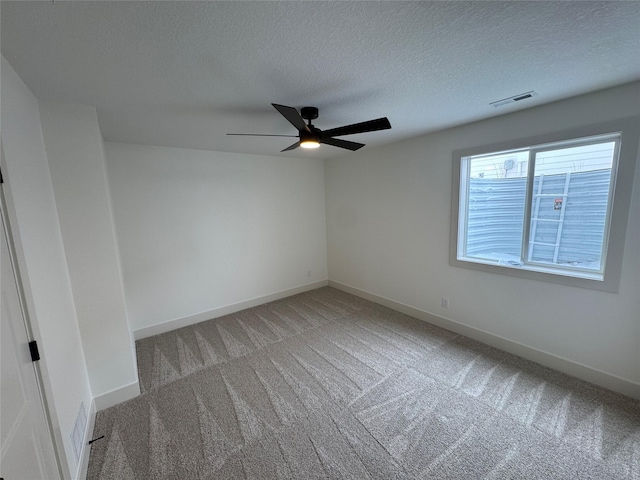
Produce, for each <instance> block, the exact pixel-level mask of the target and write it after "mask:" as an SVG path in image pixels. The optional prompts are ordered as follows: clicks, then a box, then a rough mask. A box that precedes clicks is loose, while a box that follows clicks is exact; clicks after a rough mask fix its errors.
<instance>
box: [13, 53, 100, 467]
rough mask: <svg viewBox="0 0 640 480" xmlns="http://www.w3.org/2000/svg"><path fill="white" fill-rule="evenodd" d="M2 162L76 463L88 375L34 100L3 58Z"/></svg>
mask: <svg viewBox="0 0 640 480" xmlns="http://www.w3.org/2000/svg"><path fill="white" fill-rule="evenodd" d="M1 83H2V96H1V98H2V144H3V148H4V152H5V161H6V165H2V172H3V176H4V180H5V188H6V191H7V193H8V197H9V198H8V207H9V213H10V222H11V227H12V229H13V234H14V238H15V240H16V248H17V254H18V265H19V269H20V272H21V275H22V279H23V284H24V288H25V295H26V301H27V307H28V311H29V314H30V317H31V322H32V326H33V327H34V330H35V337H36V339H37V340H38V344H39V346H40V351H41V356H42V359H41V360H40V362H39V363H40V367H41V369H42V371H43V376H44V378H45V391H46V394H47V398H48V401H49V403H50V411H51V414H52V417H53V419H52V420H53V424H54V428H55V429H56V437H57V438H58V442H59V443H60V445H63V447H64V452H63V454H62V457H63V461H64V460H66V464H67V465H66V466H67V467H68V469H69V472H67V474H69V475H70V476H71V477H73V478H75V476H76V471H77V469H78V466H77V463H76V459H75V456H74V453H73V447H72V445H71V440H70V434H71V432H72V430H73V426H74V422H75V417H76V414H77V413H78V410H79V408H80V404H81V402H83V403H84V405H85V407H86V409H87V412H88V411H89V408H90V405H91V391H90V387H89V378H88V375H87V371H86V368H85V360H84V352H83V347H82V343H81V338H80V333H79V330H78V321H77V316H76V310H75V306H74V299H73V294H72V290H71V284H70V279H69V272H68V270H67V264H66V258H65V252H64V248H63V243H62V236H61V231H60V225H59V221H58V214H57V211H56V206H55V202H54V193H53V188H52V184H51V177H50V172H49V166H48V163H47V157H46V154H45V149H44V142H43V137H42V130H41V124H40V116H39V111H38V103H37V100H36V99H35V97H34V96H33V95H32V94H31V92H30V91H29V89H28V88H27V87H26V85H25V84H24V83H23V82H22V80H21V79H20V78H19V77H18V75H17V74H16V73H15V71H14V70H13V68H12V67H11V65H9V63H8V62H7V61H6V60H5V59H4V57H3V58H2V79H1Z"/></svg>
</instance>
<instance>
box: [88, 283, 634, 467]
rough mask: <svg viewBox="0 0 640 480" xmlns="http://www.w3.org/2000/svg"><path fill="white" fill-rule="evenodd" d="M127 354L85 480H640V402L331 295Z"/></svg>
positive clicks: (158, 340)
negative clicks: (127, 393)
mask: <svg viewBox="0 0 640 480" xmlns="http://www.w3.org/2000/svg"><path fill="white" fill-rule="evenodd" d="M136 346H137V354H138V366H139V372H140V381H141V385H142V388H143V391H144V393H143V394H142V395H141V396H139V397H137V398H135V399H133V400H130V401H128V402H125V403H122V404H120V405H117V406H115V407H112V408H109V409H107V410H104V411H101V412H99V413H98V415H97V418H96V425H95V429H94V432H93V436H94V437H98V436H100V435H104V436H105V438H104V439H102V440H99V441H97V442H95V443H94V444H93V445H92V447H91V448H92V451H91V457H90V462H89V475H88V478H89V479H120V480H121V479H133V478H135V479H140V480H144V479H183V480H184V479H236V478H238V479H244V478H251V479H314V478H334V479H369V478H375V479H381V480H382V479H545V480H546V479H562V480H565V479H629V480H631V479H634V480H637V479H640V402H638V401H635V400H632V399H630V398H628V397H624V396H621V395H618V394H614V393H612V392H609V391H607V390H603V389H601V388H598V387H595V386H593V385H590V384H587V383H585V382H582V381H579V380H577V379H575V378H572V377H568V376H566V375H563V374H560V373H558V372H555V371H553V370H550V369H547V368H544V367H541V366H540V365H537V364H534V363H531V362H528V361H525V360H522V359H520V358H518V357H515V356H513V355H509V354H506V353H504V352H501V351H498V350H496V349H493V348H490V347H487V346H484V345H482V344H480V343H478V342H475V341H473V340H470V339H468V338H465V337H462V336H459V335H456V334H454V333H451V332H448V331H446V330H442V329H440V328H437V327H433V326H431V325H429V324H426V323H423V322H421V321H419V320H416V319H413V318H411V317H408V316H405V315H402V314H399V313H397V312H394V311H392V310H389V309H387V308H384V307H381V306H379V305H377V304H374V303H371V302H367V301H365V300H362V299H360V298H358V297H355V296H352V295H349V294H346V293H344V292H341V291H339V290H336V289H332V288H328V287H327V288H321V289H318V290H314V291H311V292H307V293H303V294H300V295H296V296H294V297H290V298H287V299H284V300H280V301H276V302H272V303H269V304H266V305H262V306H260V307H256V308H252V309H249V310H245V311H242V312H239V313H236V314H233V315H228V316H226V317H222V318H219V319H215V320H210V321H208V322H203V323H200V324H197V325H194V326H192V327H186V328H182V329H179V330H176V331H174V332H170V333H166V334H163V335H158V336H156V337H152V338H148V339H145V340H142V341H139V342H137V344H136ZM594 348H597V347H596V346H594Z"/></svg>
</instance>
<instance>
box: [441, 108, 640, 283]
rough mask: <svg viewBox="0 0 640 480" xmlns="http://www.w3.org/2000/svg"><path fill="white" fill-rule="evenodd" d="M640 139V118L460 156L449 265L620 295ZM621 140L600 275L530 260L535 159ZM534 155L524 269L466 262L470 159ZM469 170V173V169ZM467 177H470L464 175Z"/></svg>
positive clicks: (456, 155) (456, 159) (458, 153)
mask: <svg viewBox="0 0 640 480" xmlns="http://www.w3.org/2000/svg"><path fill="white" fill-rule="evenodd" d="M639 137H640V117H632V118H628V119H622V120H617V121H614V122H607V123H603V124H599V125H593V126H588V127H581V128H577V129H572V130H567V131H563V132H555V133H552V134H548V135H542V136H538V137H533V138H528V139H520V140H514V141H511V142H505V143H502V144H494V145H486V146H481V147H477V148H471V149H465V150H459V151H455V152H454V155H453V157H454V164H453V178H452V192H453V195H452V209H451V217H452V218H451V245H450V258H449V263H450V264H451V265H453V266H456V267H462V268H470V269H473V270H480V271H483V272H490V273H498V274H505V275H511V276H516V277H521V278H528V279H534V280H541V281H547V282H552V283H561V284H565V285H571V286H577V287H583V288H590V289H595V290H602V291H607V292H617V291H618V287H619V283H620V274H621V270H622V257H623V253H624V242H625V235H626V226H627V219H628V216H629V215H628V214H629V208H630V203H631V191H632V188H633V173H634V169H635V165H636V163H637V159H638V139H639ZM615 138H617V143H616V147H615V152H614V162H613V165H612V173H611V182H610V188H609V199H608V206H607V209H608V211H607V221H606V223H605V231H604V238H603V253H602V256H601V264H600V271H595V270H592V269H591V270H590V269H581V268H575V267H558V266H555V265H548V264H544V263H540V262H534V261H529V260H528V259H527V252H528V249H529V236H530V228H531V205H532V195H531V194H532V192H531V189H532V186H533V178H534V172H535V154H536V153H538V152H542V151H546V150H553V149H558V148H563V147H564V146H579V145H584V144H590V143H598V142H600V141H612V140H614V139H615ZM518 150H519V151H523V150H527V151H529V165H528V168H529V171H528V175H527V190H526V198H525V211H524V225H523V238H522V248H521V255H522V261H523V264H522V265H504V264H498V262H497V261H492V260H489V259H486V260H485V259H479V258H476V257H465V256H464V252H465V250H466V248H465V245H464V242H465V240H466V232H465V226H466V218H467V213H468V212H467V206H468V204H467V199H466V191H467V186H468V179H469V171H468V168H469V162H468V161H467V160H465V159H466V158H468V157H473V156H479V155H484V154H493V153H507V152H509V153H510V152H512V151H518ZM465 167H466V168H467V171H466V172H465V171H464V170H463V169H464V168H465ZM463 173H464V175H462V174H463Z"/></svg>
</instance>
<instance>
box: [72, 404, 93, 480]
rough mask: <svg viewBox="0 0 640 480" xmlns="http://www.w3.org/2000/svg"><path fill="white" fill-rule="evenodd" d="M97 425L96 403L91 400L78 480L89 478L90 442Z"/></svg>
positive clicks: (77, 475) (77, 473) (77, 474)
mask: <svg viewBox="0 0 640 480" xmlns="http://www.w3.org/2000/svg"><path fill="white" fill-rule="evenodd" d="M95 424H96V402H95V400H93V399H92V400H91V405H90V406H89V415H88V416H87V426H86V428H85V432H84V442H83V443H82V452H80V462H79V463H78V471H77V472H76V476H75V478H76V479H77V480H85V479H86V478H87V471H88V470H89V454H90V453H91V446H90V445H89V440H91V435H92V434H93V427H94V426H95Z"/></svg>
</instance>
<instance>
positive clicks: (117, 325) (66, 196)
mask: <svg viewBox="0 0 640 480" xmlns="http://www.w3.org/2000/svg"><path fill="white" fill-rule="evenodd" d="M40 116H41V121H42V130H43V134H44V142H45V149H46V152H47V157H48V159H49V167H50V170H51V179H52V182H53V188H54V192H55V199H56V205H57V208H58V216H59V218H60V226H61V230H62V238H63V241H64V248H65V252H66V256H67V262H68V265H69V274H70V277H71V285H72V288H73V294H74V298H75V303H76V310H77V312H78V322H79V325H80V334H81V336H82V341H83V344H84V350H85V357H86V362H87V369H88V372H89V379H90V382H91V391H92V393H93V396H94V397H97V398H98V399H100V400H96V404H97V406H98V409H101V408H105V407H107V406H109V404H113V403H117V402H119V401H123V400H126V399H128V398H130V397H132V396H135V395H137V394H139V393H140V390H139V387H138V383H137V382H138V375H137V368H136V363H135V350H134V348H133V341H132V337H131V333H130V329H129V323H128V318H127V311H126V306H125V300H124V290H123V286H122V276H121V272H120V262H119V258H118V250H117V245H116V237H115V232H114V226H113V217H112V213H111V204H110V199H109V191H108V186H107V178H106V172H105V165H104V164H105V158H104V146H103V143H102V135H101V133H100V128H99V126H98V118H97V114H96V110H95V108H93V107H88V106H83V105H69V104H46V103H45V104H41V105H40ZM109 396H111V397H113V398H112V399H109Z"/></svg>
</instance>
